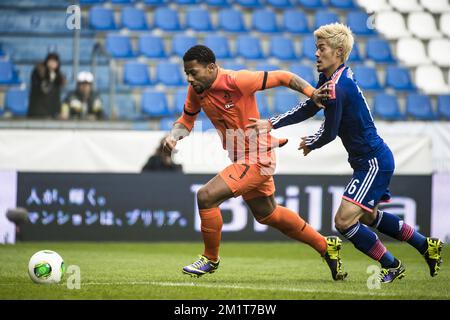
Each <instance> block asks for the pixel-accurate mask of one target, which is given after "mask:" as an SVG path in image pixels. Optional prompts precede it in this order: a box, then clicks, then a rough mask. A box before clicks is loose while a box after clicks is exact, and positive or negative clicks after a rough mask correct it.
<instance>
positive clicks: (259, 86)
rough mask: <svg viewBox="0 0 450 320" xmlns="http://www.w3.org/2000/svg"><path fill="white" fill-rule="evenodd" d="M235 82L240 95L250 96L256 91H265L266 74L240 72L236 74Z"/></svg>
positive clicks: (263, 72)
mask: <svg viewBox="0 0 450 320" xmlns="http://www.w3.org/2000/svg"><path fill="white" fill-rule="evenodd" d="M235 81H236V85H237V87H238V89H239V90H240V91H241V92H242V94H244V95H251V94H253V93H255V92H256V91H258V90H263V89H265V82H266V81H267V72H265V71H248V70H240V71H237V72H236V75H235Z"/></svg>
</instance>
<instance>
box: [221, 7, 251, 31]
mask: <svg viewBox="0 0 450 320" xmlns="http://www.w3.org/2000/svg"><path fill="white" fill-rule="evenodd" d="M218 25H219V28H220V29H222V30H224V31H228V32H244V31H247V28H246V26H245V24H244V18H243V16H242V13H241V12H240V11H238V10H236V9H233V8H226V9H222V10H220V12H219V24H218Z"/></svg>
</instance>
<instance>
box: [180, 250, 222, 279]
mask: <svg viewBox="0 0 450 320" xmlns="http://www.w3.org/2000/svg"><path fill="white" fill-rule="evenodd" d="M219 263H220V258H219V259H217V262H213V261H212V260H210V259H208V258H207V257H205V256H204V255H200V256H199V259H198V260H197V261H195V262H194V263H192V264H190V265H188V266H186V267H184V268H183V273H185V274H189V275H190V276H191V277H197V278H198V277H200V276H202V275H204V274H207V273H214V272H215V271H216V270H217V268H218V267H219Z"/></svg>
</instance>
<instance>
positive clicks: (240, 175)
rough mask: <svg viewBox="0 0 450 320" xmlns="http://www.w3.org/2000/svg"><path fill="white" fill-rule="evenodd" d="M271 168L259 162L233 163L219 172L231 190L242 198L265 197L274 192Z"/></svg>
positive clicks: (235, 195)
mask: <svg viewBox="0 0 450 320" xmlns="http://www.w3.org/2000/svg"><path fill="white" fill-rule="evenodd" d="M272 174H273V170H272V169H271V168H269V167H265V166H263V165H261V164H246V163H233V164H231V165H229V166H228V167H226V168H225V169H223V170H222V171H220V172H219V175H220V177H221V178H222V179H223V180H224V181H225V183H226V184H227V185H228V187H229V188H230V189H231V191H232V192H233V195H234V197H238V196H242V197H243V198H244V200H250V199H253V198H257V197H267V196H270V195H272V194H273V193H274V192H275V183H274V181H273V177H272Z"/></svg>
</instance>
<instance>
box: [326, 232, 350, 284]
mask: <svg viewBox="0 0 450 320" xmlns="http://www.w3.org/2000/svg"><path fill="white" fill-rule="evenodd" d="M326 240H327V251H326V252H325V254H324V256H323V258H324V259H325V261H326V262H327V264H328V267H329V268H330V270H331V276H332V277H333V280H344V279H345V278H346V277H347V275H348V274H347V272H344V271H343V269H342V261H341V258H340V256H339V252H340V250H341V248H342V240H341V239H339V237H336V236H329V237H327V238H326Z"/></svg>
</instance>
